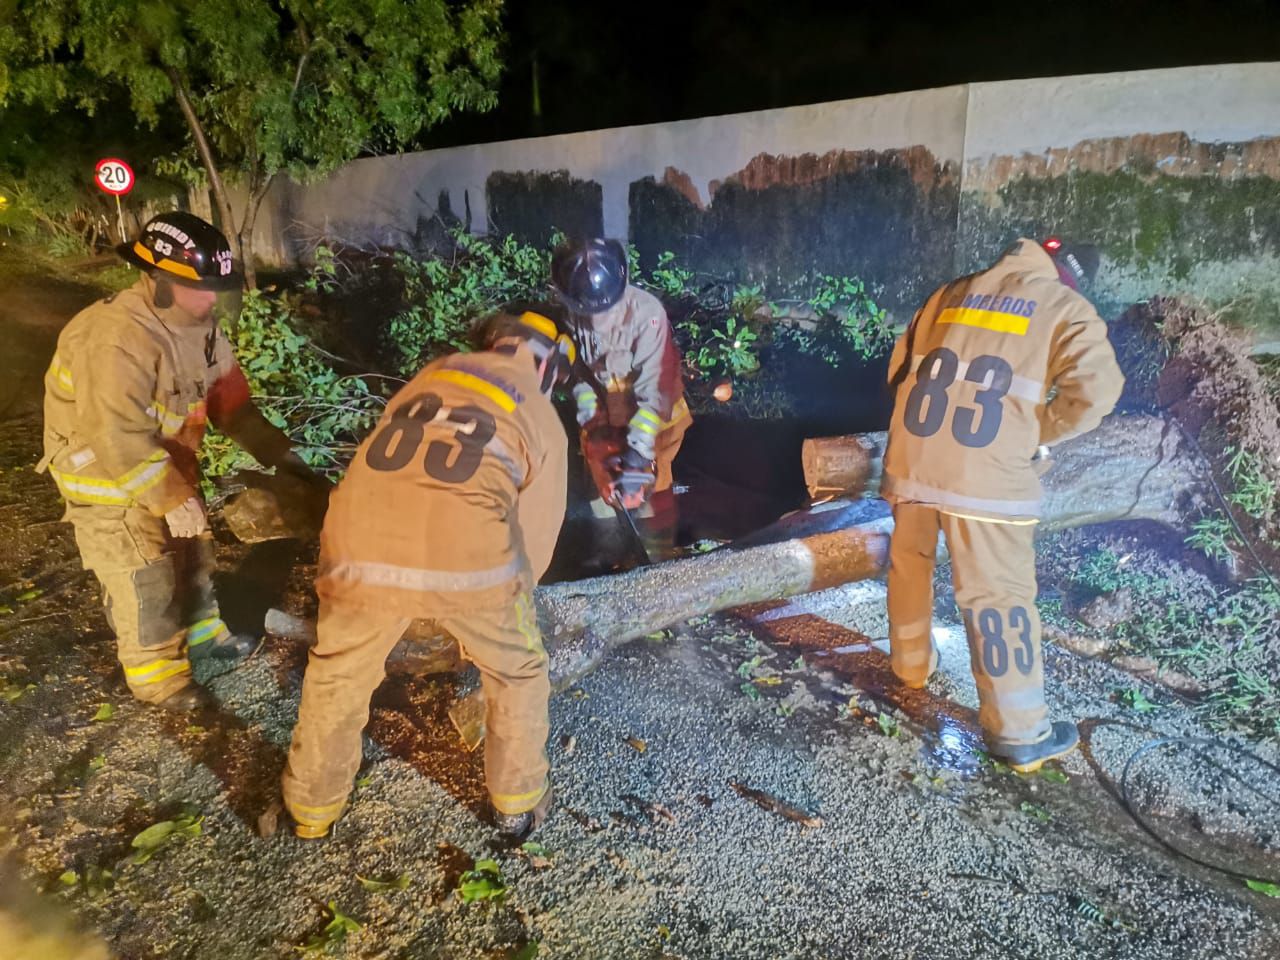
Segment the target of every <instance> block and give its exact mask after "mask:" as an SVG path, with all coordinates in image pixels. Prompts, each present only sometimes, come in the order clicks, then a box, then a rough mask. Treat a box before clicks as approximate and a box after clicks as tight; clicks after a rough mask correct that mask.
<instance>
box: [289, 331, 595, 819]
mask: <svg viewBox="0 0 1280 960" xmlns="http://www.w3.org/2000/svg"><path fill="white" fill-rule="evenodd" d="M483 342H484V344H485V349H483V350H480V351H479V352H476V353H464V354H454V355H452V356H448V357H443V358H441V359H439V360H436V361H434V362H432V363H430V364H428V365H427V366H426V367H425V368H423V370H422V371H421V372H419V373H418V375H417V376H415V377H414V378H413V379H412V380H411V381H410V382H409V383H408V384H407V385H406V386H405V387H404V388H403V389H401V390H400V392H399V393H397V394H396V396H395V397H394V398H392V400H391V402H390V403H389V404H388V405H387V412H386V413H385V414H384V416H383V417H382V420H381V421H380V422H379V423H378V426H377V428H376V429H375V430H374V432H373V433H372V434H371V435H370V436H369V437H368V439H366V440H365V441H364V443H362V444H361V445H360V449H359V450H358V451H357V453H356V456H355V459H354V460H353V461H352V462H351V466H350V468H349V469H348V471H347V474H346V477H345V478H344V479H343V480H342V482H341V483H340V484H339V486H338V488H337V490H336V491H335V492H334V494H333V497H332V499H331V503H330V507H329V513H328V516H327V517H326V519H325V523H324V531H323V533H322V534H321V539H320V569H319V576H318V577H317V580H316V593H317V594H318V595H319V597H320V620H319V625H318V628H317V630H318V640H317V643H316V645H315V646H314V647H313V648H312V650H311V653H310V655H309V657H308V661H307V672H306V676H305V678H304V680H303V685H302V704H301V706H300V708H299V711H298V725H297V727H296V728H295V729H294V733H293V745H292V747H291V748H290V751H289V761H288V766H287V767H286V769H285V773H284V800H285V806H286V807H287V808H288V810H289V813H290V815H291V816H292V817H293V820H294V824H295V828H294V829H295V832H296V833H297V834H298V836H301V837H304V838H315V837H322V836H324V835H325V834H326V833H327V832H328V831H329V828H330V825H331V824H332V823H333V822H334V821H335V820H337V819H338V817H339V816H340V814H341V813H342V811H343V809H344V808H345V806H346V803H347V797H348V794H349V793H350V791H351V782H352V778H353V777H354V775H355V773H356V770H357V769H358V767H359V765H360V758H361V736H360V731H361V730H362V729H363V727H364V726H365V724H366V723H367V722H368V720H369V698H370V696H371V695H372V694H373V692H374V690H375V689H376V688H377V686H378V684H379V683H381V681H382V678H383V676H384V675H385V673H384V668H385V663H386V659H387V656H388V654H389V653H390V652H391V649H392V648H393V647H394V646H395V644H396V642H397V641H398V640H399V639H400V637H401V636H402V635H403V633H404V631H405V629H406V628H407V627H408V626H409V624H410V622H411V621H412V620H413V619H415V618H427V619H432V620H434V621H436V622H437V623H438V624H439V625H440V626H441V627H443V628H444V629H445V630H447V631H448V632H449V633H450V634H452V635H453V637H455V638H456V639H457V640H458V643H459V645H460V646H461V648H462V651H463V654H464V656H466V658H467V659H469V660H471V661H472V662H474V663H475V665H476V666H477V667H478V668H479V670H480V676H481V683H482V685H483V689H484V695H485V711H486V712H485V731H486V735H485V756H484V768H485V783H486V785H487V786H488V789H489V798H490V802H491V804H492V807H493V813H494V822H495V825H496V826H497V827H498V829H499V832H501V833H502V834H503V835H504V836H507V837H523V836H526V835H528V834H529V833H530V832H532V830H533V829H534V828H535V827H536V826H537V825H538V824H539V823H540V822H541V820H542V819H543V817H545V816H546V814H547V811H548V809H549V807H550V804H551V787H550V783H549V781H548V779H547V773H548V763H547V754H546V741H547V732H548V717H547V700H548V697H549V696H550V692H551V687H550V682H549V680H548V675H547V657H546V652H545V651H544V650H543V646H542V638H541V635H540V634H539V632H538V623H537V617H536V615H535V612H534V606H533V596H532V590H533V586H534V584H536V583H537V581H538V580H539V579H540V578H541V576H542V574H543V573H545V572H546V569H547V566H548V565H549V564H550V562H551V554H552V551H553V550H554V548H555V543H556V537H557V535H558V534H559V531H560V524H561V521H562V520H563V519H564V503H565V471H566V447H567V440H566V437H565V433H564V427H563V426H562V425H561V423H560V419H559V417H558V416H557V415H556V412H555V408H554V407H553V406H552V404H551V399H550V397H551V391H552V389H553V388H554V387H555V386H556V384H557V383H561V382H564V381H565V380H567V378H568V376H569V374H570V371H571V370H572V366H573V361H574V358H575V353H576V351H575V349H574V346H573V342H572V341H571V340H570V339H569V337H567V336H566V335H565V334H563V333H562V332H561V331H560V330H559V329H558V328H557V326H556V325H555V323H554V322H553V321H551V320H550V319H548V318H547V317H546V316H544V315H542V314H540V313H533V312H525V313H523V314H521V315H519V316H516V315H514V314H499V315H498V316H497V317H495V318H493V319H492V320H491V321H490V322H489V323H488V324H487V325H486V327H485V328H484V331H483Z"/></svg>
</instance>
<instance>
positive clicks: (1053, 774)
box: [1039, 767, 1070, 783]
mask: <svg viewBox="0 0 1280 960" xmlns="http://www.w3.org/2000/svg"><path fill="white" fill-rule="evenodd" d="M1039 774H1040V777H1041V779H1043V780H1048V781H1049V782H1050V783H1066V782H1067V781H1068V780H1069V779H1070V778H1069V777H1068V776H1067V775H1066V774H1065V773H1063V772H1062V771H1061V770H1055V769H1054V768H1053V767H1041V768H1040V770H1039Z"/></svg>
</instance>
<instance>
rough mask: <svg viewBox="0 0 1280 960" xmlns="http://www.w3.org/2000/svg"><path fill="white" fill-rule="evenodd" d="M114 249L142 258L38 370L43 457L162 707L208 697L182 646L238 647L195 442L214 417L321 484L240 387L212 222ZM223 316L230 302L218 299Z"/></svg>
mask: <svg viewBox="0 0 1280 960" xmlns="http://www.w3.org/2000/svg"><path fill="white" fill-rule="evenodd" d="M117 252H118V253H119V254H120V256H121V257H123V258H124V259H125V260H126V261H128V262H129V263H131V264H132V265H134V266H136V267H138V268H139V269H141V270H142V276H141V278H140V279H139V280H138V282H137V283H135V284H134V285H133V286H132V287H130V288H129V289H127V290H125V291H123V292H121V293H118V294H115V295H114V296H111V297H108V298H106V299H105V300H99V301H98V302H97V303H95V304H93V305H92V306H90V307H88V308H86V309H85V310H83V311H81V312H80V313H79V314H77V315H76V316H75V317H74V318H72V320H71V322H70V323H68V324H67V325H66V327H65V328H64V329H63V331H62V333H61V334H60V335H59V337H58V346H57V351H56V352H55V354H54V357H53V362H52V363H51V364H50V365H49V370H48V372H47V373H46V374H45V397H44V458H43V460H41V462H40V465H39V466H38V468H37V469H38V470H40V471H43V470H45V469H47V470H48V471H49V473H50V474H51V475H52V476H53V479H54V481H55V482H56V483H57V485H58V491H59V492H60V493H61V494H62V497H63V499H64V500H65V501H66V513H65V514H64V519H65V520H67V521H69V522H70V523H71V524H72V526H73V527H74V528H75V536H76V545H77V546H78V547H79V549H80V557H81V560H82V562H83V563H84V566H85V569H87V570H92V571H93V573H94V575H95V576H96V577H97V578H98V581H99V582H100V583H101V584H102V587H103V591H104V597H105V603H106V607H107V615H108V619H109V620H110V621H111V625H112V628H113V629H114V631H115V634H116V647H117V654H118V656H119V659H120V663H121V664H122V665H123V667H124V675H125V680H126V681H127V682H128V685H129V689H130V690H131V691H132V693H133V695H134V696H135V697H137V698H138V699H139V700H144V701H147V702H149V703H154V704H157V705H159V706H161V707H165V708H167V709H170V710H193V709H197V708H199V707H201V706H204V705H207V704H208V703H209V702H210V701H209V698H208V695H207V693H206V692H205V691H204V690H203V689H202V688H201V687H198V686H196V685H195V684H194V683H193V682H192V679H191V662H190V659H189V658H194V657H197V656H212V657H218V658H234V657H238V656H242V655H244V654H246V653H249V652H250V651H252V650H253V648H254V646H255V644H256V640H255V639H254V638H252V637H249V636H244V635H234V634H232V633H231V631H230V630H228V629H227V625H226V624H225V623H224V622H223V621H222V618H221V616H220V614H219V610H218V602H217V599H216V597H215V596H214V591H213V581H212V574H213V569H214V556H213V539H212V535H211V534H210V533H209V524H208V518H207V517H206V514H205V506H204V502H203V500H202V499H201V497H200V482H199V481H200V478H199V469H198V467H197V464H196V452H197V451H198V450H199V449H200V444H201V441H202V439H203V437H204V432H205V426H206V422H211V423H213V425H214V426H215V427H217V428H218V429H219V430H221V431H222V432H224V433H226V434H227V435H228V436H230V437H231V438H232V439H234V440H235V441H236V442H238V443H239V444H240V445H241V446H242V447H244V449H245V450H247V451H248V452H249V453H251V454H252V455H253V456H254V457H256V458H257V459H258V460H259V461H260V462H261V463H262V464H264V465H266V466H273V467H277V468H279V469H280V470H282V471H285V472H291V473H293V474H295V475H297V476H299V477H301V478H303V479H304V480H306V481H307V482H309V483H310V482H314V483H317V484H318V485H320V486H324V487H327V486H328V484H327V482H325V481H323V480H321V479H320V478H318V477H316V476H315V475H314V474H312V473H311V471H310V470H308V469H307V467H306V465H305V464H303V462H302V461H301V460H300V459H298V457H297V456H296V455H295V454H294V453H293V452H292V450H291V448H290V441H289V438H288V437H286V436H285V435H284V434H283V433H281V432H280V431H279V430H278V429H276V427H274V426H273V425H272V424H271V423H270V422H268V421H267V420H266V419H265V418H264V417H263V416H262V414H261V413H260V412H259V411H258V410H257V409H256V408H255V407H254V405H253V403H252V402H251V400H250V398H249V386H248V383H247V382H246V381H245V378H244V374H243V373H242V372H241V370H240V367H239V365H238V364H237V363H236V361H235V358H234V357H233V356H232V353H231V346H230V344H229V343H228V342H227V338H226V336H225V335H223V334H222V332H221V331H220V330H219V329H218V318H217V314H218V313H219V311H217V310H216V309H215V307H216V306H217V305H218V301H219V298H220V297H221V298H227V300H229V301H232V302H230V303H224V304H223V306H224V307H234V305H235V303H234V302H238V299H239V291H240V289H241V284H242V279H241V276H240V274H239V273H238V272H237V271H236V270H235V269H234V264H233V262H232V255H231V248H230V246H229V245H228V243H227V240H226V237H224V236H223V235H222V234H221V233H220V232H219V231H218V230H216V229H215V228H214V227H212V226H211V225H210V224H208V223H206V222H205V221H203V220H201V219H200V218H198V217H195V216H192V215H191V214H189V213H183V212H175V213H165V214H161V215H160V216H157V217H155V218H153V219H152V220H151V221H149V222H148V223H147V225H146V227H145V228H144V229H143V231H142V236H141V237H140V238H139V239H138V240H137V241H136V242H134V243H126V244H122V245H121V246H120V247H119V248H118V250H117ZM227 312H230V311H227Z"/></svg>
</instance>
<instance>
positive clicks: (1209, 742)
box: [1120, 737, 1280, 884]
mask: <svg viewBox="0 0 1280 960" xmlns="http://www.w3.org/2000/svg"><path fill="white" fill-rule="evenodd" d="M1189 745H1194V746H1202V747H1213V748H1216V749H1223V750H1228V751H1230V752H1232V753H1234V754H1236V755H1238V756H1242V757H1247V758H1249V759H1250V760H1252V761H1254V762H1255V763H1257V764H1259V765H1260V766H1263V767H1265V768H1267V769H1268V770H1270V771H1271V772H1272V773H1274V774H1275V775H1276V778H1277V779H1276V782H1277V783H1280V766H1277V765H1276V764H1274V763H1271V762H1270V761H1269V760H1264V759H1263V758H1262V757H1260V756H1258V755H1257V754H1256V753H1254V752H1253V751H1251V750H1246V749H1245V748H1244V747H1237V746H1235V745H1234V744H1231V743H1228V742H1227V741H1225V740H1218V739H1213V738H1209V737H1157V738H1156V739H1154V740H1148V741H1147V742H1146V743H1144V744H1143V745H1142V746H1140V747H1139V748H1138V749H1137V750H1135V751H1134V752H1133V753H1131V754H1130V755H1129V759H1128V760H1126V761H1125V764H1124V770H1123V771H1122V772H1121V774H1120V804H1121V806H1123V807H1124V810H1125V813H1127V814H1128V815H1129V816H1130V818H1131V819H1132V820H1133V822H1134V823H1136V824H1137V825H1138V826H1139V827H1141V828H1142V830H1143V832H1145V833H1146V834H1147V835H1148V836H1150V837H1151V838H1152V839H1153V840H1155V841H1156V842H1157V843H1159V844H1160V845H1161V846H1162V847H1164V848H1165V849H1167V850H1169V851H1170V852H1171V853H1173V854H1175V855H1177V856H1179V857H1182V858H1183V859H1184V860H1189V861H1190V862H1192V863H1195V864H1198V865H1199V866H1202V867H1206V868H1207V869H1209V870H1213V871H1216V872H1218V873H1222V874H1225V875H1227V876H1229V877H1234V878H1235V879H1237V880H1243V881H1254V882H1262V883H1270V884H1280V877H1277V878H1275V879H1267V878H1265V877H1258V876H1254V875H1253V874H1249V873H1242V872H1240V871H1239V870H1233V869H1231V868H1230V867H1224V866H1221V865H1219V864H1216V863H1212V862H1210V861H1208V860H1204V859H1202V858H1201V857H1197V856H1196V855H1194V854H1192V853H1188V852H1187V851H1186V850H1183V849H1182V848H1181V847H1178V846H1177V845H1176V844H1174V843H1173V842H1172V841H1171V840H1169V839H1168V838H1167V837H1164V836H1162V835H1161V834H1160V833H1159V832H1157V831H1156V829H1155V827H1153V826H1152V825H1151V823H1150V821H1149V820H1147V819H1146V818H1145V817H1144V815H1143V814H1141V813H1139V812H1138V809H1137V808H1136V806H1135V805H1134V802H1133V798H1132V797H1131V796H1130V795H1129V774H1130V773H1131V772H1132V770H1133V767H1134V765H1135V764H1136V763H1137V762H1138V761H1139V760H1141V759H1142V758H1143V757H1145V756H1147V755H1148V754H1150V753H1153V752H1154V751H1156V750H1159V749H1160V748H1162V747H1168V746H1189ZM1197 752H1199V751H1197ZM1201 755H1202V756H1203V754H1201ZM1209 762H1210V763H1214V762H1213V761H1209ZM1214 766H1217V767H1218V769H1219V770H1223V772H1224V773H1227V775H1228V776H1230V777H1231V778H1232V779H1233V780H1236V781H1238V782H1240V783H1242V784H1244V785H1245V786H1247V787H1248V788H1249V789H1250V790H1252V791H1253V792H1254V793H1256V794H1258V796H1260V797H1263V798H1264V799H1266V800H1269V801H1270V802H1271V803H1272V804H1274V805H1276V806H1280V798H1276V797H1268V796H1267V795H1265V794H1263V793H1262V792H1261V791H1260V790H1258V789H1257V788H1255V787H1253V786H1252V785H1250V784H1248V783H1246V781H1245V780H1244V778H1243V777H1240V776H1239V775H1237V774H1235V773H1233V772H1231V771H1228V770H1225V769H1224V768H1223V767H1222V766H1221V765H1219V764H1217V763H1214Z"/></svg>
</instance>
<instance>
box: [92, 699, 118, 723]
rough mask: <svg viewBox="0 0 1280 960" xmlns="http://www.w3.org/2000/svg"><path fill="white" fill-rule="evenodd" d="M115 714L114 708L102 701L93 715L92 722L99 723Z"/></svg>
mask: <svg viewBox="0 0 1280 960" xmlns="http://www.w3.org/2000/svg"><path fill="white" fill-rule="evenodd" d="M115 715H116V708H115V707H113V706H112V705H111V704H109V703H104V704H102V705H101V706H100V707H98V712H97V713H95V714H94V715H93V722H94V723H101V722H102V721H105V720H110V719H111V718H112V717H114V716H115Z"/></svg>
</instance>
